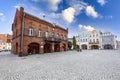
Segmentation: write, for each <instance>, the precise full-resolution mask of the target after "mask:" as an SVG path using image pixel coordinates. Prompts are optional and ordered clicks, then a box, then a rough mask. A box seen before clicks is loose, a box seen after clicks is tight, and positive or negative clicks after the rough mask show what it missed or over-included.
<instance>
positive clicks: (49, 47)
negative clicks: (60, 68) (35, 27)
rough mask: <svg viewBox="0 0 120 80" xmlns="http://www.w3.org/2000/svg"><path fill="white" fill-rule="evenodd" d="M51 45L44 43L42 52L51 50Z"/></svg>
mask: <svg viewBox="0 0 120 80" xmlns="http://www.w3.org/2000/svg"><path fill="white" fill-rule="evenodd" d="M51 47H52V46H51V45H50V44H49V43H46V44H45V45H44V53H50V52H51Z"/></svg>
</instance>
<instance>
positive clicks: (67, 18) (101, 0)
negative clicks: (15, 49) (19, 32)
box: [0, 0, 120, 39]
mask: <svg viewBox="0 0 120 80" xmlns="http://www.w3.org/2000/svg"><path fill="white" fill-rule="evenodd" d="M119 3H120V0H0V33H9V34H11V33H12V31H11V25H12V22H13V19H14V15H15V11H16V8H19V7H20V6H22V7H24V9H25V11H26V12H28V13H30V14H33V15H35V16H37V17H40V18H42V19H45V20H47V21H49V22H51V23H56V24H57V25H60V26H61V27H63V28H68V29H69V35H68V36H69V37H72V36H74V35H77V33H78V31H79V28H80V27H86V29H89V30H92V29H96V30H100V31H111V32H112V33H114V34H116V35H117V36H118V38H119V39H120V9H119V7H120V5H119ZM44 15H45V17H43V16H44Z"/></svg>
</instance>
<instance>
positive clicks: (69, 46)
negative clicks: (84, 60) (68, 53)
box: [68, 41, 72, 50]
mask: <svg viewBox="0 0 120 80" xmlns="http://www.w3.org/2000/svg"><path fill="white" fill-rule="evenodd" d="M68 48H69V50H71V48H72V42H70V41H68Z"/></svg>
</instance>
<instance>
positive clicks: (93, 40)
mask: <svg viewBox="0 0 120 80" xmlns="http://www.w3.org/2000/svg"><path fill="white" fill-rule="evenodd" d="M101 34H102V33H101V32H100V31H96V30H93V31H91V32H89V48H90V49H101Z"/></svg>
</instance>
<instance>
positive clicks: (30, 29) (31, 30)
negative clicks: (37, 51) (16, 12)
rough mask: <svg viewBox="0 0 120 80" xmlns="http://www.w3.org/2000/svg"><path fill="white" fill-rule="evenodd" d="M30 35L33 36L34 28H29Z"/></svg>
mask: <svg viewBox="0 0 120 80" xmlns="http://www.w3.org/2000/svg"><path fill="white" fill-rule="evenodd" d="M28 35H29V36H33V28H32V27H29V31H28Z"/></svg>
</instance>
